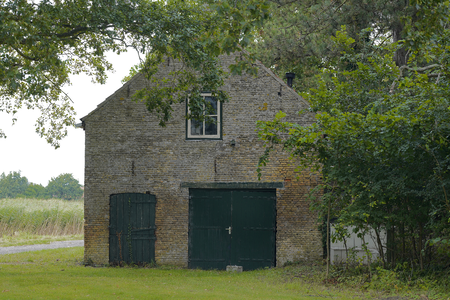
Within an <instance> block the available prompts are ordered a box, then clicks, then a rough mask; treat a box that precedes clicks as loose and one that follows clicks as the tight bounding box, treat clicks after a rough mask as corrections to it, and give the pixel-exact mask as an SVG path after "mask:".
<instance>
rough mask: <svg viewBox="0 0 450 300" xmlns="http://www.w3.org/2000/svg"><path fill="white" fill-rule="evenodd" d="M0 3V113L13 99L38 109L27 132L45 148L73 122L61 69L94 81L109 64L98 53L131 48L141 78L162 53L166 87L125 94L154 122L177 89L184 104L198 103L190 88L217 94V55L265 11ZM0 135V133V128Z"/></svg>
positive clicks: (260, 6)
mask: <svg viewBox="0 0 450 300" xmlns="http://www.w3.org/2000/svg"><path fill="white" fill-rule="evenodd" d="M0 3H1V8H0V19H1V23H0V58H1V59H0V78H1V81H0V112H6V113H8V114H11V115H12V116H13V121H15V119H14V114H15V113H16V112H17V111H18V110H19V109H20V108H22V107H26V108H28V109H37V110H40V112H41V116H40V117H39V118H38V120H37V123H36V124H37V125H36V131H37V132H38V134H40V135H41V136H42V137H45V138H46V139H47V141H48V142H49V143H50V144H52V145H53V146H55V147H58V146H59V140H60V139H61V138H62V137H64V136H65V135H66V134H67V127H68V126H72V125H73V124H74V115H75V111H74V109H73V107H72V103H71V99H70V98H69V95H66V94H65V93H64V91H63V88H64V86H65V85H68V84H70V77H69V75H70V74H79V73H86V74H88V75H90V76H92V79H93V81H95V82H99V83H103V82H104V81H105V80H106V73H105V72H106V71H107V70H110V69H111V65H110V63H108V62H107V60H106V58H105V53H106V52H107V51H113V52H116V53H120V52H123V51H126V50H127V49H129V48H132V49H135V50H136V51H137V52H138V53H140V54H141V55H143V61H142V64H141V65H142V69H140V71H141V72H143V73H145V74H146V75H147V77H149V78H151V76H152V75H153V74H154V72H155V71H156V69H157V66H158V64H159V63H160V62H161V61H163V60H164V59H178V60H180V61H182V62H183V63H184V64H185V66H186V68H184V69H183V70H181V71H179V72H177V73H176V74H173V75H174V76H175V79H174V80H172V82H173V83H174V85H173V86H172V87H170V88H169V87H165V88H162V89H149V90H146V91H143V92H140V93H139V94H138V95H137V96H136V97H135V98H136V99H137V100H143V101H145V102H146V104H147V106H148V108H149V110H151V111H154V112H156V113H157V115H158V116H159V117H160V120H161V125H164V124H165V122H166V121H167V120H168V119H169V118H170V116H171V105H172V104H173V103H174V102H179V101H183V100H184V99H185V98H186V97H185V96H186V95H187V94H190V95H191V99H192V105H195V104H196V102H198V101H204V100H203V98H201V97H200V96H199V91H202V90H205V89H206V90H208V91H211V92H212V93H213V94H216V95H217V97H218V98H220V99H221V100H225V99H226V95H225V94H224V93H223V92H221V91H220V90H219V87H220V86H221V84H222V83H223V78H224V76H226V74H225V72H224V71H223V70H222V69H221V67H220V65H219V63H218V60H217V56H218V55H220V54H223V53H230V52H234V51H237V50H240V46H239V45H238V43H240V44H241V45H242V46H246V44H248V42H249V38H251V36H252V29H253V28H254V27H255V26H256V25H258V24H261V22H262V21H263V20H264V19H266V18H267V17H268V11H267V6H266V5H264V3H260V2H259V1H257V0H245V1H231V0H205V1H190V0H168V1H150V0H115V1H111V0H93V1H85V0H81V1H79V0H68V1H51V0H44V1H38V2H35V1H26V0H1V1H0ZM245 56H246V55H245V54H244V57H245ZM249 67H251V66H250V65H249V64H248V62H247V61H245V60H243V61H237V62H236V66H235V67H234V69H233V70H234V71H235V72H240V71H242V70H243V69H249V70H250V69H251V68H249ZM197 75H198V76H197ZM172 93H177V94H178V95H177V96H173V95H172ZM193 107H194V106H193ZM193 111H195V110H193ZM0 136H5V134H4V133H3V132H1V131H0Z"/></svg>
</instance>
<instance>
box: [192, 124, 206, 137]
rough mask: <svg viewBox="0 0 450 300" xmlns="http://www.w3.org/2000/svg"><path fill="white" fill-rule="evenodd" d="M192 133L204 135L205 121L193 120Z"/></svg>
mask: <svg viewBox="0 0 450 300" xmlns="http://www.w3.org/2000/svg"><path fill="white" fill-rule="evenodd" d="M191 135H203V122H200V121H197V120H191Z"/></svg>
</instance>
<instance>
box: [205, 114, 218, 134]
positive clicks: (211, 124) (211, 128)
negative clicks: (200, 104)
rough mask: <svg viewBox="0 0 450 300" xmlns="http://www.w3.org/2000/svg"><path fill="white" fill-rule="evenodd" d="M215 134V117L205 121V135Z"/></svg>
mask: <svg viewBox="0 0 450 300" xmlns="http://www.w3.org/2000/svg"><path fill="white" fill-rule="evenodd" d="M216 134H217V117H211V118H210V119H209V120H206V128H205V135H216Z"/></svg>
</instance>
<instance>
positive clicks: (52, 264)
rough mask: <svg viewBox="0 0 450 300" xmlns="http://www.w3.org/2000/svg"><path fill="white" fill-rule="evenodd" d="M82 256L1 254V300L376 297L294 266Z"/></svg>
mask: <svg viewBox="0 0 450 300" xmlns="http://www.w3.org/2000/svg"><path fill="white" fill-rule="evenodd" d="M82 255H83V249H82V248H81V247H76V248H69V249H56V250H43V251H36V252H28V253H18V254H9V255H2V256H0V299H323V298H333V299H350V298H357V299H370V298H374V297H376V296H377V295H376V294H373V293H361V292H358V291H354V290H344V291H342V290H339V289H336V288H333V287H330V286H325V285H322V284H316V283H314V282H312V281H310V280H305V278H302V277H301V276H296V275H294V273H295V267H288V268H273V269H267V270H258V271H252V272H243V273H227V272H225V271H201V270H187V269H179V268H169V267H160V268H153V269H145V268H132V267H125V268H119V267H117V268H113V267H105V268H93V267H85V266H83V265H82V263H81V262H82ZM305 270H308V268H306V269H305ZM295 274H297V275H298V273H295ZM310 275H311V274H310ZM308 276H309V275H308Z"/></svg>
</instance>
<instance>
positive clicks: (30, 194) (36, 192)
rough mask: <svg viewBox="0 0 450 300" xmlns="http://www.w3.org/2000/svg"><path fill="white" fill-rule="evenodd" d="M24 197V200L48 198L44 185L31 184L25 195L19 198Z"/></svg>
mask: <svg viewBox="0 0 450 300" xmlns="http://www.w3.org/2000/svg"><path fill="white" fill-rule="evenodd" d="M20 196H22V197H23V198H36V199H45V198H48V196H47V192H46V190H45V187H43V186H42V184H35V183H32V182H31V183H30V184H29V185H28V187H27V189H26V190H25V192H24V193H23V195H18V197H20Z"/></svg>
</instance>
